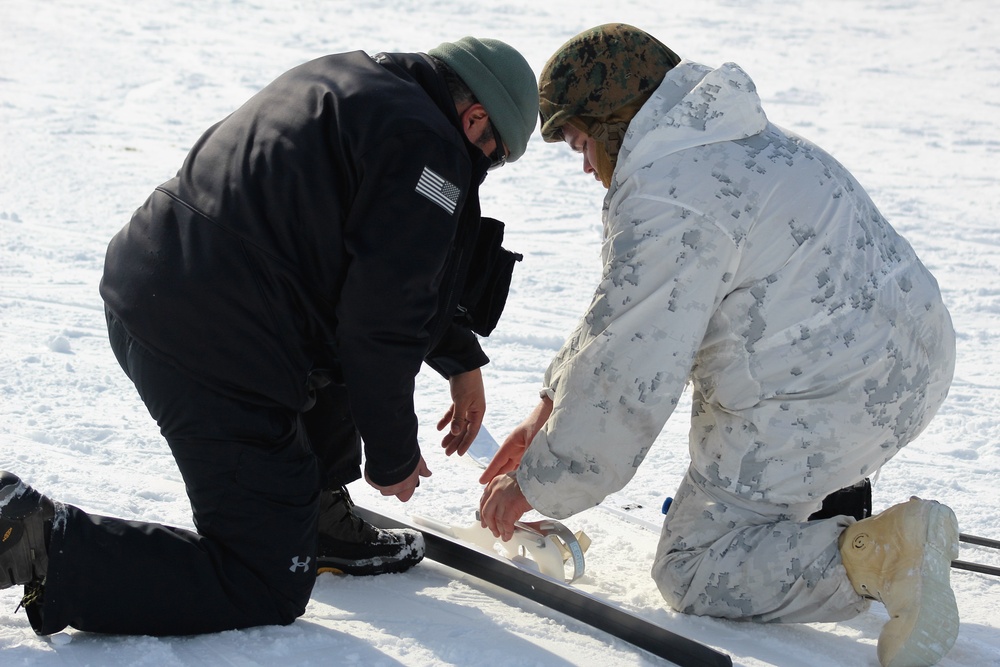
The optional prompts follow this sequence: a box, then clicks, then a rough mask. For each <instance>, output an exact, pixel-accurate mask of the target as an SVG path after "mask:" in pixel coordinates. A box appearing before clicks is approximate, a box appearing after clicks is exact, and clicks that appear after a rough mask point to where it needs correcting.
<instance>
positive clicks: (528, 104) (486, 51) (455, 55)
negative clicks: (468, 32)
mask: <svg viewBox="0 0 1000 667" xmlns="http://www.w3.org/2000/svg"><path fill="white" fill-rule="evenodd" d="M427 54H428V55H431V56H434V57H435V58H440V59H441V60H443V61H444V62H445V63H447V64H448V66H449V67H451V68H452V69H453V70H455V73H456V74H458V76H460V77H461V78H462V81H464V82H465V84H466V85H467V86H468V87H469V89H470V90H472V93H473V94H474V95H475V96H476V99H477V100H479V103H480V104H482V105H483V106H484V107H486V112H487V113H488V114H489V115H490V120H491V121H493V124H494V125H496V128H497V131H498V132H499V133H500V138H501V139H503V142H504V143H505V144H507V150H509V151H510V156H509V157H508V158H507V161H508V162H514V161H515V160H517V159H518V158H519V157H521V156H522V155H524V149H525V148H527V146H528V137H530V136H531V133H532V132H534V131H535V122H536V121H537V119H538V85H537V83H536V82H535V73H534V72H532V71H531V66H530V65H528V61H527V60H525V59H524V56H522V55H521V54H520V53H518V52H517V51H515V50H514V49H513V48H512V47H511V46H509V45H507V44H505V43H503V42H501V41H500V40H497V39H476V38H475V37H463V38H462V39H460V40H458V41H457V42H444V43H443V44H441V45H440V46H438V47H436V48H433V49H431V50H430V51H428V52H427Z"/></svg>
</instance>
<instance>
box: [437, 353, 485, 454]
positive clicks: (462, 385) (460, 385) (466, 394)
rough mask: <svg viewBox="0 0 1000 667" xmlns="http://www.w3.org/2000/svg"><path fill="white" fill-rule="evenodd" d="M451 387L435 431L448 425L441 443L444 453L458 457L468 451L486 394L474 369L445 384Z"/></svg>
mask: <svg viewBox="0 0 1000 667" xmlns="http://www.w3.org/2000/svg"><path fill="white" fill-rule="evenodd" d="M449 383H450V384H451V400H452V404H451V407H450V408H448V411H447V412H446V413H444V417H442V418H441V421H439V422H438V424H437V429H438V430H439V431H441V430H444V428H445V427H446V426H449V425H450V428H449V429H448V433H447V434H446V435H445V436H444V438H443V439H442V440H441V447H442V448H444V453H445V454H447V455H448V456H451V455H452V454H454V453H455V452H458V455H459V456H462V455H463V454H465V452H467V451H469V447H471V446H472V441H473V440H475V439H476V435H478V433H479V428H480V427H481V426H482V424H483V415H484V414H485V413H486V390H485V389H484V388H483V374H482V372H481V371H480V370H479V369H478V368H477V369H475V370H471V371H469V372H467V373H462V374H461V375H456V376H455V377H453V378H451V380H449Z"/></svg>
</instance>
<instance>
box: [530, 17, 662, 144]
mask: <svg viewBox="0 0 1000 667" xmlns="http://www.w3.org/2000/svg"><path fill="white" fill-rule="evenodd" d="M679 62H680V58H679V57H678V56H677V54H676V53H674V52H673V51H671V50H670V49H669V48H667V47H666V46H664V45H663V44H662V43H660V42H659V41H658V40H657V39H656V38H654V37H652V36H651V35H649V34H647V33H645V32H643V31H642V30H639V29H638V28H634V27H632V26H630V25H626V24H624V23H608V24H605V25H601V26H597V27H596V28H591V29H590V30H587V31H584V32H582V33H580V34H579V35H577V36H576V37H574V38H573V39H571V40H569V41H568V42H566V43H565V44H563V45H562V46H561V47H560V48H559V50H558V51H556V53H555V54H554V55H553V56H552V57H551V58H550V59H549V61H548V62H547V63H546V64H545V67H544V68H543V69H542V74H541V76H540V77H539V82H538V89H539V112H540V115H541V118H542V138H544V139H545V141H548V142H557V141H562V129H561V128H562V126H563V125H565V124H566V122H567V121H568V120H569V119H570V118H580V119H581V120H583V121H584V124H585V126H586V128H587V130H586V132H587V133H588V134H589V135H591V136H592V137H594V138H595V139H597V140H598V141H600V142H601V143H602V144H604V146H605V150H607V152H608V155H609V157H611V159H612V161H614V159H615V157H616V156H617V154H618V146H620V145H621V139H622V137H623V135H624V134H625V130H626V129H627V127H628V122H629V120H631V118H632V116H634V115H635V112H636V111H638V109H639V106H641V103H642V102H644V101H645V99H646V98H647V97H648V96H649V94H650V93H652V91H653V90H655V89H656V87H657V86H658V85H659V84H660V81H662V80H663V76H664V75H665V74H666V73H667V72H668V71H669V70H670V69H671V68H673V67H674V66H675V65H677V63H679ZM626 108H627V113H623V114H622V113H620V114H617V115H616V113H615V112H617V111H621V110H624V109H626ZM612 116H615V117H614V118H612Z"/></svg>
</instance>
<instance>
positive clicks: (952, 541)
mask: <svg viewBox="0 0 1000 667" xmlns="http://www.w3.org/2000/svg"><path fill="white" fill-rule="evenodd" d="M840 554H841V557H842V558H843V562H844V567H845V568H846V569H847V576H848V578H849V579H850V580H851V583H852V584H853V585H854V590H856V591H857V592H858V594H859V595H862V596H864V597H867V598H872V599H874V600H878V601H879V602H881V603H882V604H884V605H885V608H886V610H887V611H888V612H889V621H888V622H887V623H886V624H885V627H883V628H882V633H881V634H880V635H879V638H878V659H879V662H880V663H881V664H882V666H883V667H918V666H919V667H923V666H926V665H934V664H936V663H937V662H938V661H939V660H940V659H941V658H942V657H943V656H944V655H945V653H947V652H948V651H949V649H951V647H952V645H953V644H954V643H955V638H956V637H957V636H958V606H957V605H956V604H955V594H954V592H952V590H951V583H950V574H951V561H952V560H954V559H955V558H956V557H957V556H958V520H957V519H956V518H955V513H954V512H952V511H951V508H949V507H947V506H946V505H942V504H940V503H938V502H935V501H933V500H920V499H919V498H916V497H913V498H910V500H909V501H908V502H905V503H901V504H899V505H894V506H893V507H890V508H889V509H887V510H886V511H884V512H882V513H881V514H879V515H877V516H873V517H869V518H867V519H863V520H861V521H858V522H857V523H855V524H853V525H851V526H848V527H847V528H846V529H845V530H844V532H843V533H842V534H841V536H840Z"/></svg>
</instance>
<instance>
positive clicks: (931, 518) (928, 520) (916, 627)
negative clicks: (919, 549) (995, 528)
mask: <svg viewBox="0 0 1000 667" xmlns="http://www.w3.org/2000/svg"><path fill="white" fill-rule="evenodd" d="M920 502H922V503H924V507H925V508H926V512H925V514H924V524H925V527H926V535H927V540H926V547H925V549H924V558H923V562H922V563H921V566H920V574H919V577H920V583H919V585H920V598H919V604H920V606H919V609H920V612H919V614H917V615H916V616H915V617H914V621H913V627H912V628H911V629H910V630H909V632H908V636H907V638H906V640H905V641H904V642H903V643H902V644H901V645H900V646H899V648H898V650H897V651H896V653H895V655H893V656H885V655H883V651H882V649H883V646H882V643H881V642H879V662H880V663H881V664H882V665H883V666H884V667H917V666H919V665H933V664H936V663H937V662H938V661H939V660H940V659H941V658H943V657H944V656H945V654H946V653H948V651H949V650H951V647H952V646H953V645H954V644H955V639H956V638H957V637H958V627H959V618H958V604H957V603H956V601H955V593H954V591H952V589H951V583H950V578H951V561H953V560H955V558H957V557H958V533H959V530H958V519H957V518H956V517H955V513H954V512H953V511H952V510H951V508H950V507H948V506H946V505H942V504H940V503H937V502H934V501H920Z"/></svg>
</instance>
